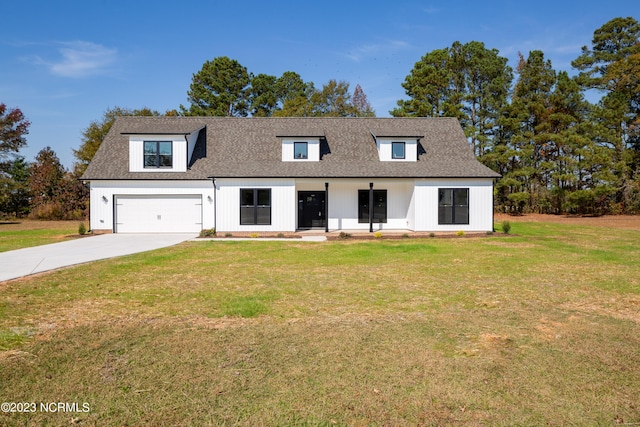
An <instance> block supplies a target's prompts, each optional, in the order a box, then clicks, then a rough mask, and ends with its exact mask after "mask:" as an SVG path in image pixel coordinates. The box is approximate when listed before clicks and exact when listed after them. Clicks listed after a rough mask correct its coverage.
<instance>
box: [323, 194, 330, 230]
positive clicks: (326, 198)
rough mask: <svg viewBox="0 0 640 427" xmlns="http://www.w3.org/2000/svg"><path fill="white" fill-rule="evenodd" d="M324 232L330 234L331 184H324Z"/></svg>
mask: <svg viewBox="0 0 640 427" xmlns="http://www.w3.org/2000/svg"><path fill="white" fill-rule="evenodd" d="M324 232H325V233H328V232H329V183H328V182H325V183H324Z"/></svg>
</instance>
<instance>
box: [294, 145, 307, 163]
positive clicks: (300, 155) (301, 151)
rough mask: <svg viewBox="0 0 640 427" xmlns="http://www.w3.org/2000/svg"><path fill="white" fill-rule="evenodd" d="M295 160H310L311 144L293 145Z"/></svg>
mask: <svg viewBox="0 0 640 427" xmlns="http://www.w3.org/2000/svg"><path fill="white" fill-rule="evenodd" d="M293 158H294V159H298V160H306V159H308V158H309V143H307V142H294V143H293Z"/></svg>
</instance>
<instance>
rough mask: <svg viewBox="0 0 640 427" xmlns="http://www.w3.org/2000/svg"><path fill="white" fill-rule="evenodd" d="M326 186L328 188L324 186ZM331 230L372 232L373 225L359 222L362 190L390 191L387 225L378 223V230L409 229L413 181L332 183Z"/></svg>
mask: <svg viewBox="0 0 640 427" xmlns="http://www.w3.org/2000/svg"><path fill="white" fill-rule="evenodd" d="M322 182H323V184H322V185H323V186H324V182H325V181H322ZM328 182H329V229H330V230H369V223H359V222H358V190H368V189H369V183H370V182H373V188H374V190H387V222H386V223H374V224H373V228H374V229H375V230H394V229H395V230H398V229H402V230H404V229H409V227H410V221H409V217H410V214H409V208H410V205H411V200H412V197H413V180H380V179H372V180H328Z"/></svg>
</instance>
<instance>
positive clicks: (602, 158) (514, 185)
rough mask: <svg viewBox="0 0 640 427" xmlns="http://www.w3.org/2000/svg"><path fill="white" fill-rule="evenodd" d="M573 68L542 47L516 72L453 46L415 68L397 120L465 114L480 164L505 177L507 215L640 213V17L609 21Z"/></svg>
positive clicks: (475, 50) (486, 54)
mask: <svg viewBox="0 0 640 427" xmlns="http://www.w3.org/2000/svg"><path fill="white" fill-rule="evenodd" d="M572 67H573V68H574V69H575V70H576V71H577V74H576V75H575V76H573V77H570V76H569V74H568V73H567V72H566V71H559V72H558V71H556V70H554V69H553V66H552V64H551V61H550V60H548V59H545V56H544V53H543V52H542V51H539V50H534V51H531V52H529V55H528V56H527V57H526V58H525V57H524V56H523V55H522V54H520V55H519V61H518V63H517V65H516V68H515V70H513V69H512V68H511V67H509V66H508V65H507V59H506V58H504V57H501V56H500V55H499V52H498V51H497V50H496V49H487V48H486V47H485V46H484V44H483V43H481V42H475V41H474V42H470V43H467V44H461V43H459V42H455V43H453V44H452V46H451V47H449V48H444V49H438V50H434V51H432V52H429V53H427V54H426V55H424V56H423V57H422V58H421V60H420V61H418V62H417V63H416V64H415V66H414V68H413V69H412V70H411V73H410V74H409V75H408V76H407V77H406V79H405V81H404V83H403V84H402V86H403V87H404V89H405V91H406V95H407V99H404V100H400V101H398V106H397V108H395V109H394V110H392V111H391V114H392V115H393V116H396V117H411V116H419V117H437V116H448V117H456V118H458V119H459V120H460V122H461V124H462V127H463V128H464V131H465V134H466V136H467V138H468V139H469V143H470V145H471V147H472V148H473V150H474V152H475V154H476V156H477V157H478V158H479V160H480V161H482V162H483V163H484V164H486V165H487V166H489V167H490V168H492V169H493V170H495V171H497V172H499V173H500V174H502V178H501V179H500V180H498V181H497V183H496V187H495V188H496V190H495V204H496V206H497V208H498V209H500V210H503V211H507V212H542V213H556V214H559V213H578V214H604V213H639V212H640V25H639V24H638V21H636V20H635V19H634V18H630V17H628V18H615V19H612V20H611V21H609V22H607V23H606V24H605V25H603V26H602V27H600V28H599V29H597V30H596V31H595V32H594V35H593V41H592V46H591V47H587V46H585V47H583V48H582V52H581V54H580V55H579V56H578V57H577V58H575V60H574V61H573V62H572ZM594 92H595V93H596V94H598V95H601V98H600V100H599V101H597V102H596V103H590V102H589V101H588V100H587V97H586V94H588V93H594Z"/></svg>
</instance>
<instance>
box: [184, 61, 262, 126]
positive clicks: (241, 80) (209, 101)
mask: <svg viewBox="0 0 640 427" xmlns="http://www.w3.org/2000/svg"><path fill="white" fill-rule="evenodd" d="M250 83H251V76H250V74H249V72H248V71H247V68H246V67H244V66H242V65H241V64H240V63H239V62H238V61H236V60H235V59H230V58H228V57H226V56H220V57H217V58H214V59H213V60H211V61H206V62H205V63H204V65H203V66H202V69H201V70H200V71H198V72H197V73H196V74H194V75H193V79H192V83H191V86H190V88H189V91H188V92H187V96H188V99H189V102H190V104H191V105H190V106H189V108H186V107H184V106H182V105H181V106H180V109H181V110H182V113H183V114H184V115H187V116H235V117H244V116H247V114H248V109H249V103H248V96H249V92H248V88H249V84H250Z"/></svg>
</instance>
